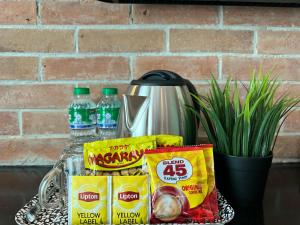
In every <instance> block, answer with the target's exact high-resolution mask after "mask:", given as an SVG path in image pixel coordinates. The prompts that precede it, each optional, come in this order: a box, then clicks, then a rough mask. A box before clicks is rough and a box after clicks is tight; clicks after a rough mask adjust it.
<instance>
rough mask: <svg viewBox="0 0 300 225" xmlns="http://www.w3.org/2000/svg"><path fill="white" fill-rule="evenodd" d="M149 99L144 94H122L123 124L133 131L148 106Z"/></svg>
mask: <svg viewBox="0 0 300 225" xmlns="http://www.w3.org/2000/svg"><path fill="white" fill-rule="evenodd" d="M149 102H150V99H149V97H144V96H135V95H123V103H124V114H125V125H126V127H127V129H128V130H129V131H130V132H131V133H133V132H134V131H135V130H136V127H137V126H138V124H139V123H140V120H141V118H142V116H143V115H144V113H145V112H146V110H147V109H148V107H149Z"/></svg>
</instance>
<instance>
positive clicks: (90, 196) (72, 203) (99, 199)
mask: <svg viewBox="0 0 300 225" xmlns="http://www.w3.org/2000/svg"><path fill="white" fill-rule="evenodd" d="M68 183H69V185H68V186H69V188H68V224H69V225H85V224H110V210H111V208H110V205H111V198H110V187H111V177H105V176H103V177H94V176H70V177H69V182H68Z"/></svg>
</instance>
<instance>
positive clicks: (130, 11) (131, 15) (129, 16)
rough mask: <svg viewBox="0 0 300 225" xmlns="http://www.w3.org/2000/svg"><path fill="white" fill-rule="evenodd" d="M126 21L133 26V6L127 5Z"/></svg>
mask: <svg viewBox="0 0 300 225" xmlns="http://www.w3.org/2000/svg"><path fill="white" fill-rule="evenodd" d="M128 20H129V21H128V22H129V24H134V22H133V5H132V4H130V5H129V14H128Z"/></svg>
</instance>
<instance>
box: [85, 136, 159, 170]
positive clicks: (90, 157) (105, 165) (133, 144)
mask: <svg viewBox="0 0 300 225" xmlns="http://www.w3.org/2000/svg"><path fill="white" fill-rule="evenodd" d="M155 148H156V139H155V136H143V137H131V138H118V139H110V140H104V141H95V142H90V143H85V144H84V166H85V168H86V169H90V170H94V171H118V170H124V169H129V168H134V167H141V166H142V164H143V160H142V158H143V156H144V152H145V150H149V149H155Z"/></svg>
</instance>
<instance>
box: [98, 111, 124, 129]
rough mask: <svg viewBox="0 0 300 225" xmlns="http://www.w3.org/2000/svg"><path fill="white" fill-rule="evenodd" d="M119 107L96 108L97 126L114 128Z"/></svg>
mask: <svg viewBox="0 0 300 225" xmlns="http://www.w3.org/2000/svg"><path fill="white" fill-rule="evenodd" d="M119 111H120V108H98V109H97V126H98V127H99V128H104V129H105V128H116V127H117V123H118V117H119Z"/></svg>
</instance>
